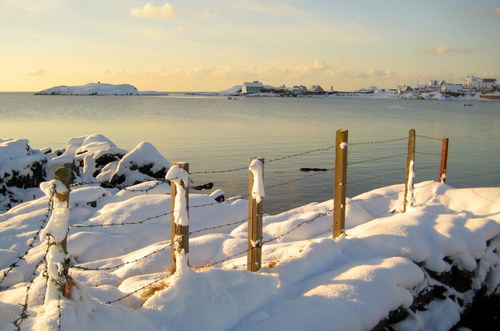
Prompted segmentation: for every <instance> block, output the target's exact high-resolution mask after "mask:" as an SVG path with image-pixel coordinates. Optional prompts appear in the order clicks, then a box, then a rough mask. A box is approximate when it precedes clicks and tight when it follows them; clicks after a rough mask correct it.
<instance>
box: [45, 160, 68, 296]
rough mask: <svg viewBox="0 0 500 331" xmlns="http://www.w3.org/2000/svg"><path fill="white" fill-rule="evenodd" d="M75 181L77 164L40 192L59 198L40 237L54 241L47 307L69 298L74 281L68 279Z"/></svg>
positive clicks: (63, 170) (49, 255)
mask: <svg viewBox="0 0 500 331" xmlns="http://www.w3.org/2000/svg"><path fill="white" fill-rule="evenodd" d="M72 181H73V164H72V163H68V164H65V165H64V166H62V167H60V168H58V169H57V170H56V172H55V176H54V179H53V180H51V181H49V182H45V183H42V184H41V185H40V188H41V189H42V191H44V192H45V194H52V193H51V192H54V194H55V197H56V199H55V201H54V205H53V207H52V215H51V217H50V220H49V222H48V223H47V226H46V227H45V229H44V230H43V231H42V233H41V234H40V237H41V238H43V239H45V240H49V241H50V248H49V250H48V253H47V256H46V259H47V274H48V281H47V291H46V294H45V304H46V305H51V304H53V302H54V301H55V300H56V301H58V300H59V298H61V297H62V296H64V297H65V298H69V297H70V295H71V289H72V287H73V286H74V284H75V283H74V281H73V280H72V278H71V277H70V276H68V266H69V256H68V251H67V240H68V232H69V216H70V215H69V193H70V189H69V186H70V184H71V183H72Z"/></svg>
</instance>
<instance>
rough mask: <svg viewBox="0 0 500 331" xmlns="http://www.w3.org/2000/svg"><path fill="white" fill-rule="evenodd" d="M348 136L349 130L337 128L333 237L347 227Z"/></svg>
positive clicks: (337, 235)
mask: <svg viewBox="0 0 500 331" xmlns="http://www.w3.org/2000/svg"><path fill="white" fill-rule="evenodd" d="M347 136H348V131H347V130H344V129H341V130H337V135H336V139H335V182H334V195H333V238H334V239H335V238H337V237H339V236H340V235H341V234H342V233H344V229H345V195H346V179H347Z"/></svg>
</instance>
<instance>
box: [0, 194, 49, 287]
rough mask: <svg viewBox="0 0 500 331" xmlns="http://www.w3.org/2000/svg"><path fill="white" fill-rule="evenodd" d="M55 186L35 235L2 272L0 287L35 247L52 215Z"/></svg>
mask: <svg viewBox="0 0 500 331" xmlns="http://www.w3.org/2000/svg"><path fill="white" fill-rule="evenodd" d="M55 192H56V191H55V186H53V187H51V190H50V197H49V202H48V207H47V214H46V215H45V216H44V217H43V219H42V220H41V223H40V226H39V227H38V228H37V230H36V232H35V235H34V236H33V237H31V238H30V239H29V244H28V247H27V248H26V250H25V251H24V253H22V254H21V255H19V256H18V257H17V259H16V261H14V262H13V263H11V264H10V265H9V267H8V268H7V269H6V270H4V272H3V273H2V279H0V285H1V284H2V283H3V282H4V280H5V279H6V278H7V276H8V275H9V273H10V272H11V271H12V270H13V269H14V268H16V267H18V266H19V262H21V260H24V258H25V257H26V256H27V255H28V253H29V252H30V251H31V249H32V248H33V247H35V241H36V240H37V239H38V236H39V235H40V232H42V230H43V229H44V228H45V224H47V222H48V220H49V218H50V216H51V215H52V210H53V205H54V200H53V199H54V196H55ZM2 289H3V288H2V287H0V290H2Z"/></svg>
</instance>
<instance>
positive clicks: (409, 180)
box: [403, 129, 415, 212]
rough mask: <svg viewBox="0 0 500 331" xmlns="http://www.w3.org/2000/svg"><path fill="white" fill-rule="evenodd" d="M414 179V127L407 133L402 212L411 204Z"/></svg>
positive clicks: (413, 200) (412, 202)
mask: <svg viewBox="0 0 500 331" xmlns="http://www.w3.org/2000/svg"><path fill="white" fill-rule="evenodd" d="M414 179H415V129H411V130H410V132H409V135H408V156H407V157H406V182H405V196H404V206H403V212H406V210H407V208H408V206H413V205H414V202H415V198H414V197H413V182H414Z"/></svg>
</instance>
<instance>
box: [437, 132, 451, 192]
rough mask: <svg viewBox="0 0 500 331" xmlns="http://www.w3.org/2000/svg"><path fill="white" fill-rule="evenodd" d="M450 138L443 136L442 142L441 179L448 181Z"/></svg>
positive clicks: (441, 180)
mask: <svg viewBox="0 0 500 331" xmlns="http://www.w3.org/2000/svg"><path fill="white" fill-rule="evenodd" d="M448 142H449V139H448V138H443V142H442V144H441V166H440V167H439V181H440V182H441V183H444V182H446V167H447V164H448Z"/></svg>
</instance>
